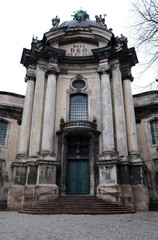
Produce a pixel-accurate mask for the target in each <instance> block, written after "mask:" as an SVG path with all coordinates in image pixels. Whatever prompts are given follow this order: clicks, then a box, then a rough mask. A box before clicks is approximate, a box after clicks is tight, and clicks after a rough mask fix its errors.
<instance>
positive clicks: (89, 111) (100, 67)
mask: <svg viewBox="0 0 158 240" xmlns="http://www.w3.org/2000/svg"><path fill="white" fill-rule="evenodd" d="M59 22H60V20H59V18H54V19H53V20H52V24H53V27H52V28H51V29H50V30H49V31H48V32H46V33H45V34H44V37H43V39H42V40H38V39H33V40H32V44H31V49H30V50H29V49H24V50H23V53H22V58H21V63H22V64H23V65H24V66H25V67H26V77H25V81H26V83H27V87H26V95H25V98H23V97H22V96H20V95H15V94H11V93H3V92H2V93H1V94H0V100H1V102H0V108H1V109H2V111H1V112H0V114H1V116H0V117H1V119H0V120H2V121H1V124H2V125H1V128H3V132H5V129H6V124H5V123H4V124H3V122H5V121H7V122H8V123H9V126H8V125H7V126H8V128H7V134H6V136H5V137H6V138H7V139H8V141H7V142H5V144H3V138H2V139H1V143H2V145H4V146H2V145H1V146H0V149H1V152H0V157H1V159H2V160H1V182H2V183H1V188H0V189H1V191H0V198H1V199H6V200H7V204H8V209H9V210H18V209H20V208H21V207H22V206H31V205H32V204H34V202H35V201H38V200H42V199H44V200H50V199H52V198H56V197H58V196H61V195H67V194H71V195H84V194H86V195H87V194H89V195H97V196H98V198H102V199H105V200H108V201H111V202H119V203H120V204H123V205H124V206H127V207H130V208H133V209H136V210H138V211H147V210H148V206H149V200H150V198H151V199H157V188H156V181H157V180H156V179H157V177H158V176H157V175H156V174H157V166H158V161H157V144H158V142H156V143H155V142H154V144H151V131H150V130H151V126H150V124H149V123H150V121H151V120H153V119H156V118H155V117H156V116H157V110H156V109H157V101H156V100H155V101H153V99H156V94H157V92H149V93H144V94H138V95H136V96H134V98H133V97H132V92H131V81H133V77H132V75H131V68H132V67H133V66H135V64H137V62H138V60H137V56H136V53H135V50H134V48H128V46H127V39H126V38H125V37H124V36H122V35H121V37H115V36H114V34H113V32H112V31H111V29H108V28H107V26H106V24H105V19H103V18H102V17H101V16H100V17H98V16H96V20H95V21H92V20H89V18H88V15H87V14H85V12H84V11H82V10H80V11H79V12H77V13H76V14H75V15H74V19H73V20H71V21H67V22H64V23H62V24H61V25H59ZM133 100H134V104H133ZM151 106H152V107H151ZM134 107H135V109H134ZM22 109H23V113H22ZM147 109H148V111H147ZM151 109H152V110H151ZM134 110H135V111H134ZM136 123H137V124H136ZM154 124H155V122H154ZM153 126H155V125H153ZM152 129H153V128H152ZM155 129H156V128H154V130H155ZM152 134H153V130H152ZM2 135H5V134H4V133H3V134H2ZM154 138H156V137H155V136H154V137H153V136H152V141H155V139H154ZM3 148H5V151H4V150H3ZM154 164H155V165H154ZM156 164H157V165H156ZM147 175H148V177H146V176H147ZM6 176H7V177H6ZM3 179H6V181H5V184H4V183H3V182H4V181H3ZM6 186H7V187H6Z"/></svg>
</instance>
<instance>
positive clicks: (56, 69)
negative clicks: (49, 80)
mask: <svg viewBox="0 0 158 240" xmlns="http://www.w3.org/2000/svg"><path fill="white" fill-rule="evenodd" d="M58 73H60V68H59V67H58V66H54V65H50V66H48V67H47V71H46V76H48V75H50V74H54V75H55V74H58Z"/></svg>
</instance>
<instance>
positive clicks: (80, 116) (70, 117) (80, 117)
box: [69, 93, 88, 121]
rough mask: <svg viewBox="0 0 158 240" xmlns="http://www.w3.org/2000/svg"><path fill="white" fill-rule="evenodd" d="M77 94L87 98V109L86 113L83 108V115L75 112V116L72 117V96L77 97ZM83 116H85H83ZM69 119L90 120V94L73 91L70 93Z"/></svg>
mask: <svg viewBox="0 0 158 240" xmlns="http://www.w3.org/2000/svg"><path fill="white" fill-rule="evenodd" d="M77 96H83V97H85V100H86V105H85V107H86V110H85V113H86V114H84V113H83V112H84V109H82V110H81V115H79V114H78V115H77V116H75V113H74V118H73V117H72V98H73V97H74V98H75V97H77ZM82 116H83V117H82ZM69 120H70V121H87V120H88V95H87V94H85V93H73V94H70V95H69Z"/></svg>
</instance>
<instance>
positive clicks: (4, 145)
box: [0, 118, 9, 147]
mask: <svg viewBox="0 0 158 240" xmlns="http://www.w3.org/2000/svg"><path fill="white" fill-rule="evenodd" d="M1 123H5V124H6V131H5V141H4V142H1V136H0V147H6V146H7V141H8V130H9V122H8V121H7V120H5V119H3V118H1V119H0V135H1Z"/></svg>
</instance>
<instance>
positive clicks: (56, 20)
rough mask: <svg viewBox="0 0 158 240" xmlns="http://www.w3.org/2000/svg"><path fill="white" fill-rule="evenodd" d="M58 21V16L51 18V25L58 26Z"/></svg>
mask: <svg viewBox="0 0 158 240" xmlns="http://www.w3.org/2000/svg"><path fill="white" fill-rule="evenodd" d="M59 23H60V18H58V16H56V17H55V18H53V19H52V25H53V27H54V28H56V27H59Z"/></svg>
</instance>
